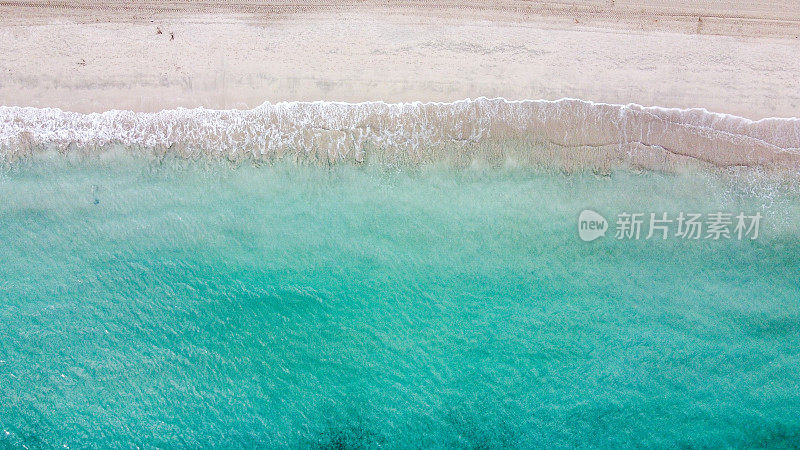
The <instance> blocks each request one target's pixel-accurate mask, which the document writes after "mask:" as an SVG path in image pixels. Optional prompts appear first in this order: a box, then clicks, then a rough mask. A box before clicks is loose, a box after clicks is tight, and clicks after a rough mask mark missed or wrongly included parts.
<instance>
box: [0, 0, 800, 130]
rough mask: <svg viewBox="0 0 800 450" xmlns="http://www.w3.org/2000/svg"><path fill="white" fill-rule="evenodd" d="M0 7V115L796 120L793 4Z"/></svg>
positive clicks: (799, 43) (799, 67)
mask: <svg viewBox="0 0 800 450" xmlns="http://www.w3.org/2000/svg"><path fill="white" fill-rule="evenodd" d="M659 5H661V3H659V2H655V1H651V0H640V1H638V2H632V1H620V0H617V1H597V2H582V3H580V4H574V3H569V2H528V1H525V2H523V1H502V2H493V3H492V4H491V6H484V5H482V4H480V3H479V2H474V1H445V2H435V3H431V2H375V1H368V2H279V1H276V2H247V3H243V2H219V3H214V2H197V3H194V2H193V3H189V2H159V3H155V2H132V3H121V2H89V1H68V2H55V3H54V2H48V3H45V2H36V1H28V2H15V1H11V2H2V3H1V4H0V16H2V19H0V54H2V55H3V58H1V59H0V72H1V73H2V74H3V76H2V79H1V80H0V104H2V105H7V106H35V107H58V108H62V109H65V110H70V111H76V112H100V111H105V110H109V109H129V110H133V111H158V110H162V109H167V108H175V107H197V106H203V107H206V108H221V109H225V108H251V107H254V106H257V105H259V104H261V103H263V102H264V101H270V102H277V101H286V100H299V101H313V100H335V101H346V102H361V101H372V100H384V101H388V102H404V101H417V100H419V101H455V100H460V99H464V98H477V97H480V96H486V97H504V98H507V99H510V100H519V99H546V100H556V99H560V98H564V97H567V98H578V99H582V100H588V101H594V102H606V103H614V104H627V103H637V104H641V105H645V106H663V107H677V108H693V107H702V108H706V109H708V110H710V111H714V112H721V113H729V114H734V115H739V116H742V117H746V118H751V119H760V118H765V117H796V116H800V59H798V58H797V55H798V54H800V39H798V35H800V7H798V6H799V5H798V1H796V0H792V1H790V0H782V1H777V2H770V4H769V5H762V6H742V5H739V4H738V3H736V2H732V1H710V0H705V1H700V2H689V1H679V2H671V4H670V6H669V7H666V6H663V5H662V6H659Z"/></svg>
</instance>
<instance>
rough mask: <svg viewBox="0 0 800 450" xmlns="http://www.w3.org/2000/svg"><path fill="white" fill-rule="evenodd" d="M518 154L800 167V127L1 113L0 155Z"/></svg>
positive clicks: (312, 113) (586, 109)
mask: <svg viewBox="0 0 800 450" xmlns="http://www.w3.org/2000/svg"><path fill="white" fill-rule="evenodd" d="M509 143H516V144H519V145H518V147H519V148H524V149H525V150H524V151H526V152H535V151H536V150H535V148H537V147H536V146H537V145H539V146H544V147H547V146H549V147H558V148H561V149H572V150H573V152H572V153H571V155H572V156H573V157H582V158H588V159H590V160H593V161H602V160H609V159H611V160H621V161H626V160H628V161H632V162H637V161H638V162H639V163H641V162H642V161H643V160H646V159H648V158H649V159H656V160H661V159H671V160H681V159H691V160H696V161H701V162H704V163H709V164H713V165H715V166H759V167H777V168H789V169H791V170H795V169H797V168H798V167H800V119H798V118H770V119H763V120H759V121H752V120H748V119H745V118H742V117H736V116H731V115H726V114H717V113H712V112H709V111H706V110H704V109H670V108H660V107H644V106H640V105H635V104H629V105H614V104H605V103H593V102H588V101H583V100H578V99H561V100H557V101H545V100H521V101H509V100H505V99H503V98H494V99H489V98H483V97H482V98H478V99H475V100H470V99H467V100H461V101H456V102H452V103H433V102H431V103H422V102H413V103H385V102H380V101H379V102H364V103H342V102H323V101H318V102H281V103H276V104H271V103H264V104H263V105H261V106H258V107H256V108H254V109H250V110H209V109H204V108H195V109H185V108H178V109H175V110H164V111H160V112H157V113H138V112H132V111H119V110H112V111H107V112H103V113H93V114H80V113H74V112H68V111H62V110H59V109H53V108H29V107H8V106H4V107H0V154H2V156H4V157H7V158H9V157H10V158H15V157H20V156H24V155H27V154H30V153H31V152H34V151H37V149H42V148H53V147H55V148H58V149H60V150H62V151H70V150H73V151H82V152H102V151H104V149H107V148H108V147H109V146H110V145H112V144H120V145H123V146H126V147H132V148H145V149H154V150H156V151H167V150H170V151H172V152H174V153H176V154H179V155H211V156H224V157H229V158H241V157H251V158H258V159H263V158H274V157H282V156H286V155H294V156H300V157H308V156H310V155H313V156H314V157H315V158H318V159H323V160H326V161H328V162H336V161H347V160H353V161H362V160H364V158H365V157H368V156H369V155H368V153H369V152H375V153H380V154H382V155H384V156H385V155H391V156H392V157H393V158H395V159H411V160H414V159H418V158H419V157H420V156H421V155H425V154H428V153H430V149H446V153H447V154H449V155H452V154H454V153H456V154H457V153H458V152H460V151H465V152H467V151H470V150H471V149H474V148H476V147H481V146H492V145H496V144H505V145H508V144H509Z"/></svg>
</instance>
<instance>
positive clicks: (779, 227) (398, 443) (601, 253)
mask: <svg viewBox="0 0 800 450" xmlns="http://www.w3.org/2000/svg"><path fill="white" fill-rule="evenodd" d="M798 192H799V191H798V186H797V184H796V183H795V182H790V181H786V180H785V179H783V180H782V181H781V180H777V179H773V178H771V177H769V176H767V175H764V176H759V175H758V174H757V173H755V174H752V173H751V174H749V175H741V176H740V175H736V174H733V173H722V172H705V171H699V170H698V171H691V170H687V171H682V172H678V173H660V172H651V171H643V170H639V171H637V170H611V171H608V172H602V173H601V172H596V171H595V172H593V171H591V170H585V171H577V172H569V173H568V172H564V171H560V170H554V169H543V168H538V169H537V168H533V167H528V166H524V165H522V166H520V165H514V164H500V165H491V164H481V163H476V164H471V165H461V166H454V165H453V164H448V163H441V164H437V163H431V164H418V165H413V164H405V165H404V164H399V165H392V164H388V165H387V164H338V165H324V164H304V163H302V162H300V163H298V162H291V161H289V162H286V161H277V162H269V163H261V162H258V161H254V160H243V161H238V162H236V163H231V162H227V161H220V160H216V159H209V158H196V159H191V160H186V159H183V158H177V157H170V156H167V157H163V158H154V157H150V156H142V155H139V154H136V153H135V152H117V153H109V154H103V155H100V156H87V157H80V156H75V155H70V154H67V155H64V154H54V153H49V152H43V153H37V154H35V155H33V156H28V157H25V158H22V159H20V160H17V161H14V162H11V163H7V164H5V165H3V166H2V168H1V169H0V447H23V446H24V447H26V448H55V447H58V448H63V447H69V448H84V447H90V448H134V447H142V448H153V447H162V448H174V447H192V448H194V447H211V446H217V447H222V448H228V447H273V446H291V447H304V448H307V447H323V448H328V447H334V448H363V447H367V448H376V447H384V448H407V447H413V448H419V447H435V448H439V447H461V448H466V447H469V448H476V447H480V448H487V447H489V448H494V447H522V448H526V447H527V448H530V447H575V446H588V447H613V448H618V447H642V446H648V447H651V446H652V447H682V446H690V447H726V446H734V447H796V446H797V445H798V444H800V370H798V368H800V196H798ZM586 209H591V210H593V211H595V212H597V213H598V214H599V215H601V216H603V217H604V218H605V219H607V221H608V225H609V229H608V232H607V233H606V234H605V236H600V237H599V238H598V239H597V240H594V241H592V242H584V241H583V240H581V239H580V238H579V234H578V217H579V214H580V213H581V211H583V210H586ZM681 212H683V213H702V214H713V213H716V212H728V213H731V214H734V215H735V214H738V213H740V212H742V213H746V214H747V215H755V214H756V213H758V214H760V215H761V216H762V217H763V218H762V219H761V222H760V229H759V235H758V236H757V238H756V239H752V235H750V236H745V237H744V239H738V238H737V237H735V236H733V237H731V238H722V239H719V240H714V239H711V238H706V237H705V236H702V237H701V238H699V239H683V238H680V237H676V236H674V234H675V233H674V229H672V231H670V233H669V235H668V236H667V239H662V238H661V237H660V236H656V237H654V238H651V239H646V234H647V233H646V230H647V229H646V228H644V229H643V232H642V234H641V236H640V238H639V239H634V238H625V237H624V236H623V238H622V239H618V238H617V236H615V234H616V233H615V228H616V222H617V219H618V217H620V214H625V213H643V214H646V216H645V217H646V219H648V220H649V214H650V213H655V214H658V216H661V215H662V213H666V214H668V217H671V218H675V217H677V216H678V215H679V214H680V213H681ZM645 225H648V224H647V223H646V224H645ZM673 225H674V224H673Z"/></svg>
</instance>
